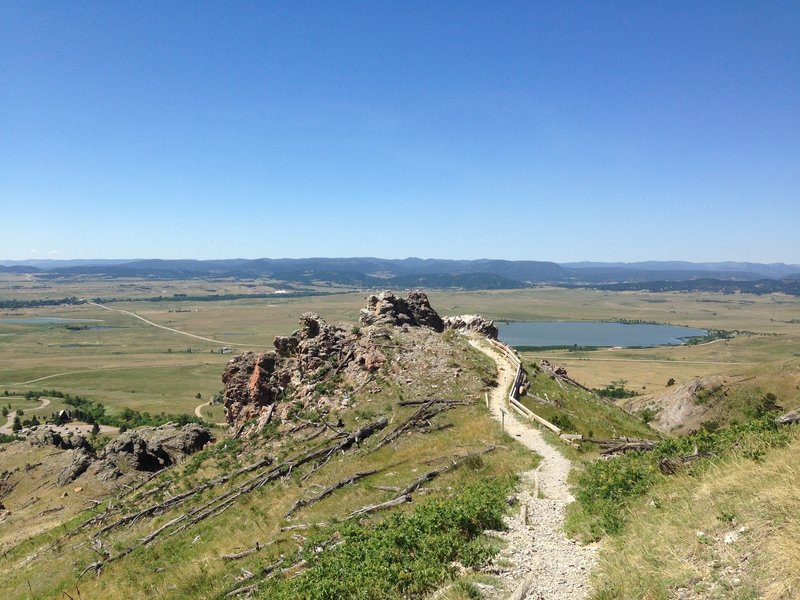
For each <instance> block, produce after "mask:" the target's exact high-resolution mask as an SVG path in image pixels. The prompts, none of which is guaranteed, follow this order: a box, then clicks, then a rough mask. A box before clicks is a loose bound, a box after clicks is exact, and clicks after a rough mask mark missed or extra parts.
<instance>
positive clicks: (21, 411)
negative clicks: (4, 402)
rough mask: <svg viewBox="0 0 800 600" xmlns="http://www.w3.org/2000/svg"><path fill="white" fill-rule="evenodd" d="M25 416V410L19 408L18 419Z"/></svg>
mask: <svg viewBox="0 0 800 600" xmlns="http://www.w3.org/2000/svg"><path fill="white" fill-rule="evenodd" d="M24 414H25V411H24V410H22V409H21V408H18V409H17V416H18V417H21V416H22V415H24Z"/></svg>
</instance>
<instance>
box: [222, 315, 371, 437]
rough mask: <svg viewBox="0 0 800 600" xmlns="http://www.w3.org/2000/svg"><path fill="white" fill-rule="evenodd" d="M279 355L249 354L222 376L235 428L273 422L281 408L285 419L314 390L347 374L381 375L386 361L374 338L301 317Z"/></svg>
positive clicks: (279, 344) (278, 347) (279, 345)
mask: <svg viewBox="0 0 800 600" xmlns="http://www.w3.org/2000/svg"><path fill="white" fill-rule="evenodd" d="M273 345H274V346H275V350H272V351H269V352H245V353H244V354H241V355H239V356H237V357H235V358H233V359H232V360H231V361H229V362H228V366H227V367H226V369H225V372H224V373H223V375H222V382H223V384H224V385H225V391H224V395H225V399H224V404H225V416H226V418H227V420H228V423H230V424H231V425H241V424H242V423H244V422H245V421H247V420H250V419H256V420H257V421H258V423H259V425H263V424H264V423H265V422H266V420H268V419H270V418H272V415H273V413H274V411H275V408H276V407H278V406H279V407H280V408H281V409H282V410H280V411H279V413H280V414H278V417H279V418H281V419H284V418H285V417H286V412H287V411H288V408H289V404H290V402H298V401H302V400H303V399H304V398H307V397H309V396H311V395H312V394H313V392H314V390H315V384H316V383H319V382H320V381H322V380H323V379H324V378H325V377H331V376H333V375H335V374H337V373H340V372H344V371H345V370H348V371H349V372H350V373H351V374H352V373H353V371H361V372H363V373H364V374H368V373H369V372H371V371H375V370H377V369H379V368H380V367H381V366H382V365H383V364H384V362H385V361H386V356H385V355H384V354H383V352H381V350H380V349H379V348H378V347H377V346H376V345H375V344H374V342H373V340H372V336H371V335H366V336H364V335H360V332H358V331H354V330H352V329H351V330H348V329H346V328H344V327H337V326H333V325H329V324H328V323H326V322H325V320H324V319H323V318H322V317H320V316H319V315H317V314H315V313H304V314H303V315H301V317H300V328H299V329H298V330H297V331H295V332H293V333H292V334H291V335H289V336H277V337H276V338H275V341H274V342H273Z"/></svg>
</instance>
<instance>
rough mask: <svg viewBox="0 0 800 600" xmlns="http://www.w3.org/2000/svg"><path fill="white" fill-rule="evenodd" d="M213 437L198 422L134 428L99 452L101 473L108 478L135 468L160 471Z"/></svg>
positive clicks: (99, 469) (202, 445) (99, 472)
mask: <svg viewBox="0 0 800 600" xmlns="http://www.w3.org/2000/svg"><path fill="white" fill-rule="evenodd" d="M211 440H212V437H211V433H210V432H209V431H208V429H206V428H205V427H203V426H201V425H198V424H197V423H188V424H186V425H184V426H183V427H176V426H175V425H172V424H168V425H161V426H160V427H140V428H139V429H132V430H130V431H126V432H125V433H122V434H120V435H119V436H117V437H116V438H114V439H113V440H111V441H110V442H109V443H108V444H107V445H106V447H105V448H104V449H103V451H102V452H101V453H100V455H99V456H98V458H99V459H100V461H101V464H100V465H99V466H98V470H97V475H98V478H99V479H101V480H107V479H113V478H116V477H119V476H120V475H122V474H123V473H129V472H131V471H144V472H149V473H153V472H155V471H160V470H161V469H164V468H166V467H169V466H171V465H173V464H175V463H178V462H180V461H182V460H183V459H184V458H186V457H187V456H189V455H190V454H194V453H195V452H197V451H198V450H201V449H202V448H203V447H204V446H205V445H206V444H207V443H209V442H210V441H211Z"/></svg>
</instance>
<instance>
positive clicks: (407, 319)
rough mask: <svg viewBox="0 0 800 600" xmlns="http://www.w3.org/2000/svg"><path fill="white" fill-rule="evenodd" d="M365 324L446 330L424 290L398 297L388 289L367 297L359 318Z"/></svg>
mask: <svg viewBox="0 0 800 600" xmlns="http://www.w3.org/2000/svg"><path fill="white" fill-rule="evenodd" d="M359 320H360V321H361V323H362V324H364V325H396V326H397V325H412V326H423V327H430V328H431V329H433V330H434V331H439V332H441V331H444V323H443V322H442V318H441V317H440V316H439V313H437V312H436V311H435V310H433V308H431V305H430V302H428V296H427V295H425V294H424V293H423V292H416V291H415V292H409V293H408V298H406V299H403V298H398V297H397V296H395V295H394V294H393V293H392V292H389V291H386V292H382V293H381V294H379V295H377V296H375V295H372V296H369V297H368V298H367V305H366V306H365V307H364V308H362V309H361V316H360V318H359Z"/></svg>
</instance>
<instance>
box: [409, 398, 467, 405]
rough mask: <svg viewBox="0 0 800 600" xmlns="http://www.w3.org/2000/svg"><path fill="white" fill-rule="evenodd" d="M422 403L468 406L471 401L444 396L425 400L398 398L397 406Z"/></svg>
mask: <svg viewBox="0 0 800 600" xmlns="http://www.w3.org/2000/svg"><path fill="white" fill-rule="evenodd" d="M423 404H448V405H450V406H469V405H470V404H472V402H468V401H466V400H447V399H445V398H427V399H425V400H400V401H399V402H398V403H397V405H398V406H420V405H423Z"/></svg>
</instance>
